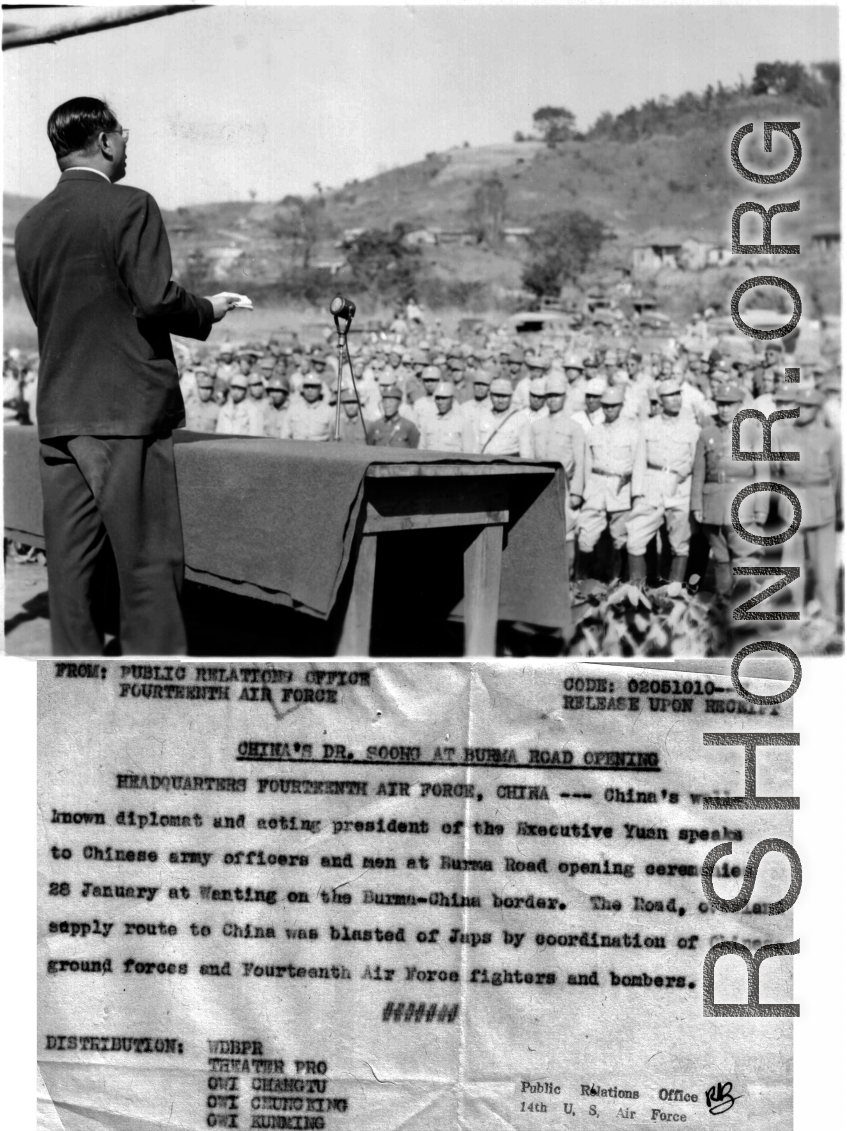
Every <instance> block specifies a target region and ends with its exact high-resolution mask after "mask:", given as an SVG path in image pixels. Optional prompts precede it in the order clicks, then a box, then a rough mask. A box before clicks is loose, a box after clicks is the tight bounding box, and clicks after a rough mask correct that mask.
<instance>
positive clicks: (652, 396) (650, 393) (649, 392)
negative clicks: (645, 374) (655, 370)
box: [647, 385, 659, 404]
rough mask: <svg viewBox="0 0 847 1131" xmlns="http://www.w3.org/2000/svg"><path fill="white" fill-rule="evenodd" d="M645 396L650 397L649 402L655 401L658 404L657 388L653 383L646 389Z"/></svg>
mask: <svg viewBox="0 0 847 1131" xmlns="http://www.w3.org/2000/svg"><path fill="white" fill-rule="evenodd" d="M647 396H648V397H649V398H650V401H651V402H655V403H656V404H658V402H659V390H658V388H657V387H656V386H655V385H650V387H649V389H648V390H647Z"/></svg>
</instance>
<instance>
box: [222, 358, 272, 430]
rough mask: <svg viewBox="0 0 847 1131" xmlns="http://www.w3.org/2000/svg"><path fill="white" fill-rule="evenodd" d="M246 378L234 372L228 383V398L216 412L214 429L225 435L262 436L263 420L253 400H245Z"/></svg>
mask: <svg viewBox="0 0 847 1131" xmlns="http://www.w3.org/2000/svg"><path fill="white" fill-rule="evenodd" d="M246 397H247V378H246V376H245V375H244V374H243V373H236V374H235V376H234V377H233V378H232V380H231V381H230V383H229V400H228V401H227V402H226V404H225V405H223V406H222V407H221V411H220V412H219V413H218V422H217V424H216V425H215V431H216V432H217V433H218V434H219V435H227V436H262V435H264V431H265V422H264V420H263V418H262V411H261V409H260V408H259V406H258V404H257V403H256V402H255V401H251V400H247V399H246Z"/></svg>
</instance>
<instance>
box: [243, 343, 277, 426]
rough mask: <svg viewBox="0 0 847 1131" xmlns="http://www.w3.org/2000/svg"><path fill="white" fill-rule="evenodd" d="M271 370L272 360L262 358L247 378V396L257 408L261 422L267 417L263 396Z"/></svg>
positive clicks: (265, 398) (266, 401)
mask: <svg viewBox="0 0 847 1131" xmlns="http://www.w3.org/2000/svg"><path fill="white" fill-rule="evenodd" d="M273 369H274V359H273V358H272V357H265V358H262V360H261V361H260V362H259V366H258V368H257V369H254V370H253V372H252V373H251V374H250V376H249V377H248V378H247V396H248V397H249V398H250V400H252V401H253V402H254V403H255V404H257V405H258V406H259V411H260V412H261V414H262V419H263V420H264V418H265V416H266V415H267V413H266V409H267V405H268V400H267V397H266V396H265V381H266V380H269V379H270V375H271V373H273Z"/></svg>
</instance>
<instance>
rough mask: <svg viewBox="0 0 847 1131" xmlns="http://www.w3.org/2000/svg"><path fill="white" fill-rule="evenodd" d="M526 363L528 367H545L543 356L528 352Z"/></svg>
mask: <svg viewBox="0 0 847 1131" xmlns="http://www.w3.org/2000/svg"><path fill="white" fill-rule="evenodd" d="M526 363H527V365H528V366H529V367H530V369H546V368H547V362H546V361H545V360H544V358H543V357H536V356H535V354H530V355H529V357H527V359H526Z"/></svg>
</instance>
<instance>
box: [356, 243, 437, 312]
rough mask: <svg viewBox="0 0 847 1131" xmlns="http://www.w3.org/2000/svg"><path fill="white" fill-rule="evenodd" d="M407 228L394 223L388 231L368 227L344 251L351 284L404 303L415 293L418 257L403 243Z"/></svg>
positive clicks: (418, 271)
mask: <svg viewBox="0 0 847 1131" xmlns="http://www.w3.org/2000/svg"><path fill="white" fill-rule="evenodd" d="M407 231H408V228H407V227H406V225H405V224H395V225H394V227H393V228H392V229H391V231H390V232H386V231H383V230H382V229H380V228H369V229H368V230H367V231H365V232H362V234H361V235H360V236H357V237H356V238H355V239H354V240H353V241H352V243H351V244H350V246H349V249H348V251H347V266H348V268H349V271H350V275H351V279H352V284H353V286H354V287H358V288H360V289H361V290H364V291H368V292H370V293H371V294H373V295H379V296H381V297H382V298H385V299H388V300H390V301H392V302H407V301H408V300H409V299H410V298H412V297H414V295H415V294H416V292H417V290H418V285H419V278H420V271H421V254H420V250H419V249H418V248H416V247H409V246H408V244H407V243H406V242H405V236H406V232H407Z"/></svg>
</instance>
